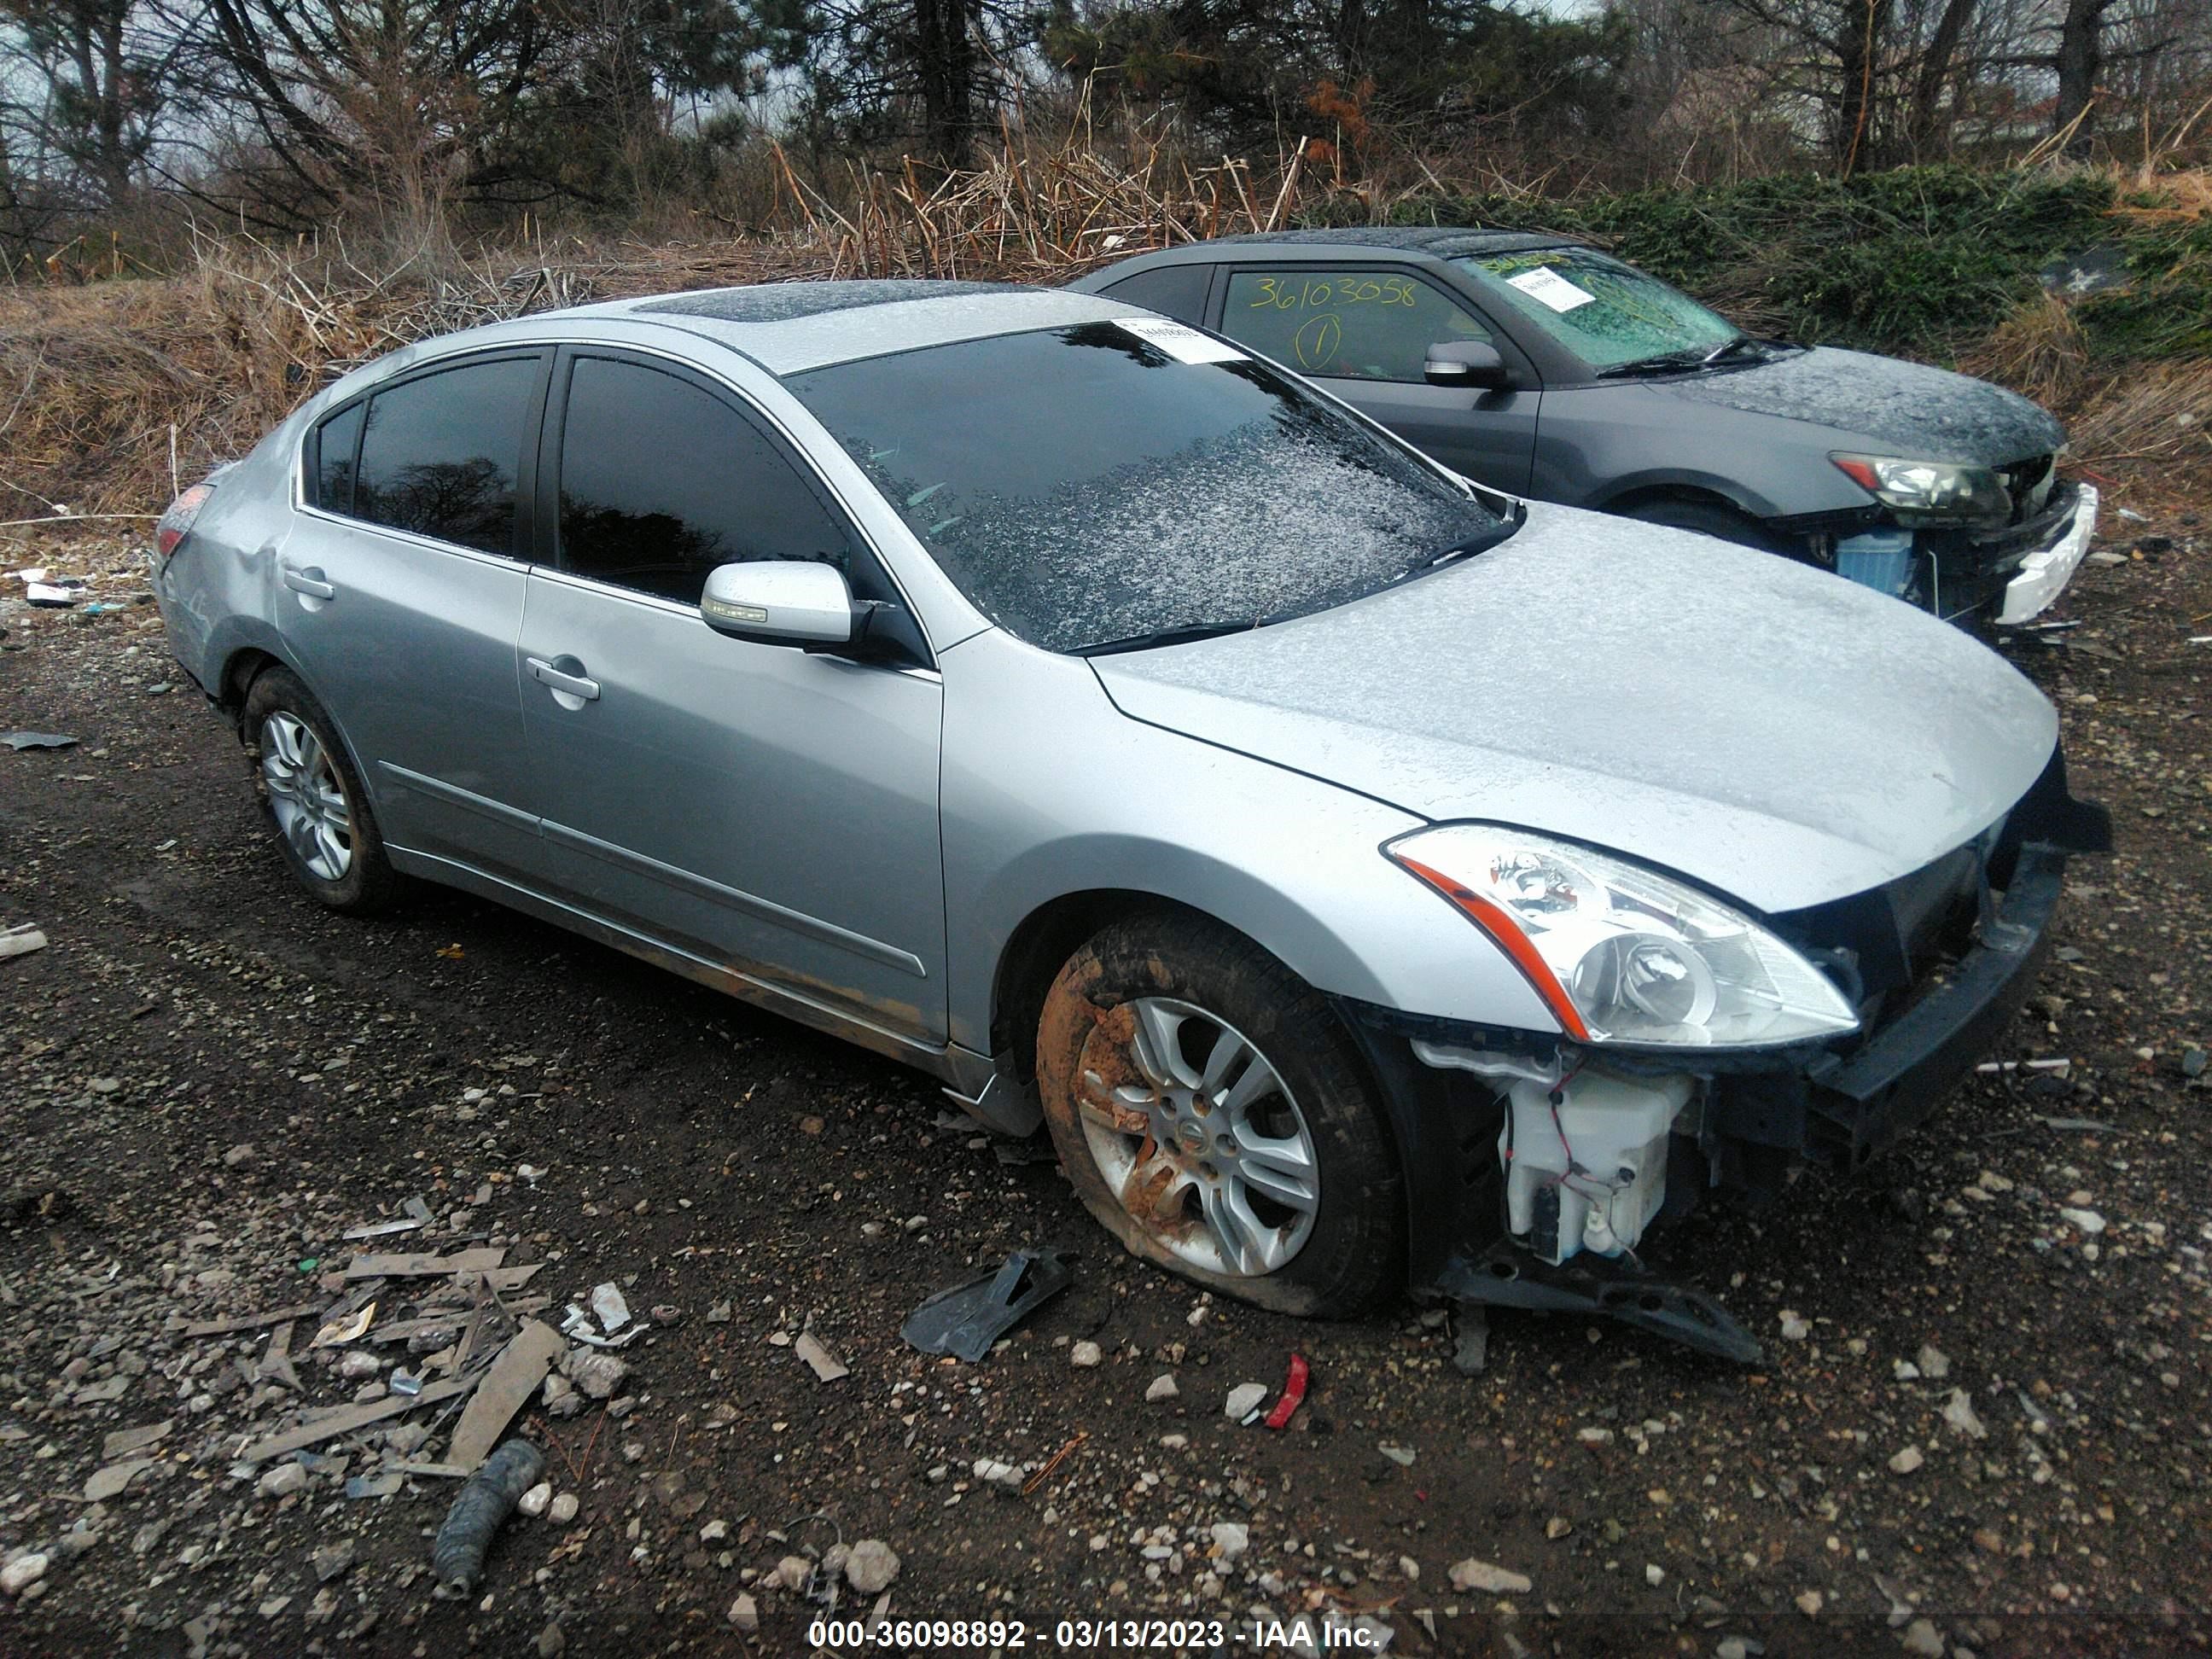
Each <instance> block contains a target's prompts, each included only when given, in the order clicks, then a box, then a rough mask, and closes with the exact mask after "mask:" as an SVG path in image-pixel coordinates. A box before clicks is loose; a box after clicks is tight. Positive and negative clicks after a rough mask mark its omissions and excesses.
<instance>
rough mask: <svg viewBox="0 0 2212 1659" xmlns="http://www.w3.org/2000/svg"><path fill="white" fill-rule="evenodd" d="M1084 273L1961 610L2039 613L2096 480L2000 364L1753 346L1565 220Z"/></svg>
mask: <svg viewBox="0 0 2212 1659" xmlns="http://www.w3.org/2000/svg"><path fill="white" fill-rule="evenodd" d="M1074 287H1075V288H1076V289H1078V290H1079V291H1081V292H1085V293H1091V294H1105V295H1112V296H1113V297H1114V298H1115V299H1118V300H1127V301H1132V302H1133V303H1134V304H1137V305H1141V306H1147V307H1151V308H1152V310H1154V311H1158V312H1160V313H1163V314H1164V315H1167V316H1170V317H1176V318H1179V319H1182V321H1184V322H1187V323H1191V324H1194V325H1200V326H1204V327H1206V328H1211V329H1215V330H1218V331H1220V332H1221V333H1223V334H1225V335H1226V336H1228V337H1230V338H1231V339H1233V340H1237V341H1238V342H1240V343H1243V344H1244V345H1246V346H1249V347H1250V348H1251V349H1254V350H1255V351H1258V352H1260V353H1261V354H1263V355H1264V356H1268V357H1271V358H1273V359H1274V360H1275V361H1276V362H1279V363H1283V364H1285V365H1286V366H1287V367H1290V368H1295V369H1297V371H1298V372H1299V373H1300V374H1304V375H1306V376H1308V377H1309V378H1310V379H1312V380H1315V381H1316V382H1317V383H1318V384H1320V385H1322V386H1325V387H1326V388H1327V389H1328V391H1330V392H1334V394H1335V395H1336V396H1338V397H1340V398H1343V399H1344V400H1345V401H1346V402H1347V403H1349V404H1352V406H1353V407H1355V408H1357V409H1358V410H1361V411H1363V412H1364V413H1365V414H1368V415H1370V416H1374V418H1375V419H1376V420H1377V421H1380V422H1382V423H1383V425H1385V426H1387V427H1389V428H1390V429H1391V430H1392V431H1393V432H1395V433H1396V434H1397V435H1399V436H1400V437H1401V438H1404V439H1406V440H1407V441H1409V442H1411V443H1414V444H1417V445H1419V447H1421V448H1423V449H1425V450H1426V451H1427V452H1428V453H1430V454H1431V455H1433V456H1435V457H1436V458H1437V459H1438V460H1440V461H1442V462H1443V463H1444V464H1445V465H1447V466H1449V467H1451V468H1453V469H1455V471H1459V472H1462V473H1464V474H1465V475H1466V476H1467V477H1470V478H1473V479H1474V480H1476V481H1477V482H1478V483H1486V484H1488V485H1490V486H1492V488H1493V489H1503V490H1507V491H1510V492H1511V493H1513V494H1515V495H1534V496H1536V497H1538V498H1540V499H1541V500H1544V501H1564V502H1566V503H1568V504H1569V505H1571V506H1574V507H1595V508H1597V509H1599V510H1601V511H1602V512H1607V513H1622V514H1625V515H1626V516H1627V517H1630V518H1634V519H1642V520H1647V521H1648V522H1650V523H1655V524H1665V525H1673V526H1679V527H1680V528H1683V529H1687V530H1698V531H1703V532H1705V533H1706V534H1708V535H1712V536H1718V537H1721V538H1725V539H1727V540H1729V541H1735V542H1741V543H1743V544H1747V545H1749V546H1753V547H1759V548H1765V549H1767V550H1771V551H1774V552H1779V553H1785V554H1788V555H1790V556H1794V557H1796V558H1799V559H1802V560H1803V561H1805V562H1808V563H1812V564H1814V565H1818V566H1820V567H1822V568H1826V569H1831V570H1833V571H1835V572H1836V573H1837V574H1840V575H1844V576H1846V577H1849V578H1850V579H1852V580H1856V581H1858V582H1861V583H1863V584H1864V585H1866V586H1871V587H1874V588H1876V589H1878V590H1880V591H1881V592H1887V593H1893V594H1896V595H1898V596H1899V597H1900V598H1903V599H1907V600H1909V601H1911V603H1913V604H1915V605H1920V606H1922V607H1923V608H1924V609H1927V610H1929V611H1934V612H1936V614H1937V615H1938V616H1941V617H1947V618H1950V619H1953V620H1956V621H1960V622H1973V623H1982V624H1996V625H2006V626H2009V625H2015V624H2018V623H2026V622H2028V621H2030V620H2031V619H2033V617H2037V616H2038V615H2039V614H2041V612H2042V611H2044V610H2045V607H2047V606H2048V605H2050V604H2051V600H2052V599H2055V598H2057V595H2058V592H2059V591H2060V590H2061V589H2062V588H2063V587H2064V586H2065V585H2066V582H2067V580H2069V578H2070V577H2071V576H2072V574H2073V573H2074V570H2075V567H2076V566H2077V565H2079V564H2080V562H2081V556H2082V555H2083V554H2084V553H2085V552H2086V551H2087V549H2088V545H2089V539H2090V537H2091V535H2092V533H2093V531H2094V529H2095V526H2096V518H2097V493H2096V491H2095V490H2094V489H2091V488H2089V487H2087V486H2086V485H2083V484H2080V483H2075V482H2073V481H2070V480H2069V479H2066V478H2064V477H2062V476H2061V475H2060V474H2059V472H2058V471H2057V460H2058V457H2059V454H2060V452H2061V450H2062V448H2063V444H2064V441H2065V432H2064V429H2063V428H2061V427H2060V426H2059V424H2058V422H2057V421H2055V420H2053V419H2052V418H2051V416H2049V415H2047V414H2045V412H2044V411H2043V410H2040V409H2039V408H2037V407H2036V405H2035V404H2033V403H2030V402H2029V401H2028V400H2027V398H2021V397H2019V396H2017V395H2015V393H2013V392H2007V391H2004V390H2003V389H2002V388H2001V387H1998V386H1990V384H1988V383H1987V382H1986V381H1983V380H1970V379H1968V378H1967V377H1966V376H1965V375H1963V374H1951V373H1948V371H1946V370H1943V369H1939V368H1928V367H1926V366H1924V365H1923V364H1919V363H1910V362H1901V361H1899V359H1897V358H1894V357H1878V356H1869V355H1868V354H1867V353H1864V352H1858V351H1842V350H1837V349H1833V348H1830V347H1826V346H1821V347H1814V348H1807V347H1804V346H1797V345H1791V344H1789V343H1784V342H1781V341H1774V340H1757V339H1753V338H1752V337H1750V336H1748V335H1746V334H1745V333H1743V332H1742V331H1741V330H1740V329H1738V328H1736V327H1735V325H1733V324H1731V323H1729V321H1727V320H1726V319H1724V318H1722V317H1720V316H1717V315H1716V314H1715V313H1713V312H1711V311H1709V310H1707V309H1706V308H1705V307H1704V306H1701V305H1699V303H1698V302H1697V301H1694V300H1692V299H1691V298H1690V297H1689V296H1688V295H1685V294H1682V293H1680V291H1678V290H1676V289H1673V288H1670V287H1668V285H1667V284H1666V283H1662V282H1661V281H1660V280H1659V279H1658V278H1657V277H1656V276H1651V275H1650V273H1649V272H1647V271H1642V270H1637V269H1636V268H1635V267H1634V266H1632V265H1629V264H1625V263H1624V262H1622V261H1621V260H1620V259H1617V258H1613V256H1612V255H1611V254H1608V253H1605V252H1601V251H1599V250H1598V249H1595V248H1592V247H1589V246H1583V244H1580V243H1577V242H1574V241H1571V240H1566V239H1565V238H1562V237H1559V236H1556V235H1550V234H1527V233H1520V232H1509V231H1484V230H1451V229H1422V228H1404V229H1366V230H1358V229H1355V230H1316V231H1284V232H1278V233H1273V234H1266V235H1258V236H1232V237H1226V238H1224V239H1222V240H1218V241H1211V242H1199V243H1195V244H1193V245H1191V246H1185V247H1177V248H1172V249H1169V250H1167V251H1165V252H1157V253H1147V254H1142V255H1139V256H1138V257H1136V258H1130V259H1124V260H1121V261H1120V262H1118V263H1116V264H1111V265H1108V266H1106V267H1104V268H1103V269H1102V270H1097V271H1094V272H1092V273H1091V275H1090V276H1085V278H1083V279H1082V280H1081V281H1080V282H1079V283H1075V284H1074Z"/></svg>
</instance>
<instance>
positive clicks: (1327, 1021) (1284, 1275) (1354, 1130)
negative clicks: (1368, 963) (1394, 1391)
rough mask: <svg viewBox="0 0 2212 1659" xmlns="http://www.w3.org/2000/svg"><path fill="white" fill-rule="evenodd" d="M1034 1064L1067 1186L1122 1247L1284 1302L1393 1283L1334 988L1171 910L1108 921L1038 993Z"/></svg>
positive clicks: (1379, 1185) (1248, 1297)
mask: <svg viewBox="0 0 2212 1659" xmlns="http://www.w3.org/2000/svg"><path fill="white" fill-rule="evenodd" d="M1036 1062H1037V1088H1038V1093H1039V1096H1040V1097H1041V1099H1042V1105H1043V1108H1044V1117H1045V1124H1046V1127H1048V1129H1049V1130H1050V1132H1051V1134H1052V1139H1053V1145H1054V1147H1055V1148H1056V1149H1057V1150H1058V1152H1059V1153H1060V1161H1061V1163H1062V1164H1063V1165H1064V1166H1065V1167H1066V1171H1067V1175H1068V1179H1069V1181H1070V1182H1071V1183H1072V1184H1073V1187H1074V1188H1075V1191H1076V1195H1077V1196H1078V1197H1079V1198H1080V1199H1081V1200H1083V1204H1084V1207H1085V1208H1086V1209H1087V1210H1089V1211H1090V1212H1091V1214H1092V1216H1094V1217H1095V1218H1097V1221H1098V1222H1099V1224H1100V1225H1102V1226H1103V1227H1104V1228H1105V1229H1106V1230H1107V1231H1109V1232H1110V1233H1112V1234H1113V1235H1114V1236H1115V1237H1116V1238H1118V1239H1120V1240H1121V1243H1122V1244H1123V1245H1124V1246H1125V1247H1126V1248H1127V1249H1128V1250H1129V1251H1130V1252H1131V1253H1132V1254H1133V1255H1138V1256H1140V1257H1142V1258H1143V1259H1144V1260H1146V1261H1150V1262H1152V1263H1154V1264H1156V1265H1158V1266H1159V1267H1165V1268H1167V1269H1169V1270H1170V1272H1173V1273H1180V1274H1182V1276H1183V1277H1184V1278H1186V1279H1193V1280H1194V1281H1196V1282H1197V1283H1199V1284H1200V1285H1205V1286H1206V1287H1207V1288H1208V1289H1209V1290H1212V1291H1219V1292H1221V1293H1222V1294H1225V1295H1227V1296H1233V1297H1239V1298H1241V1299H1242V1300H1244V1301H1247V1302H1252V1303H1255V1304H1259V1305H1260V1306H1261V1307H1265V1308H1270V1309H1273V1310H1276V1311H1278V1312H1281V1313H1290V1314H1302V1315H1312V1316H1321V1317H1346V1316H1352V1315H1354V1314H1358V1313H1360V1312H1363V1311H1364V1310H1367V1309H1369V1308H1370V1307H1372V1306H1374V1305H1375V1304H1377V1303H1379V1302H1382V1301H1383V1300H1385V1299H1386V1298H1388V1297H1390V1296H1392V1295H1393V1294H1394V1293H1395V1292H1396V1291H1398V1290H1400V1289H1401V1288H1402V1285H1403V1283H1404V1273H1405V1258H1406V1243H1405V1237H1406V1217H1405V1188H1404V1183H1403V1182H1402V1180H1401V1177H1400V1175H1399V1170H1398V1164H1397V1158H1396V1153H1395V1147H1394V1146H1393V1143H1392V1140H1391V1137H1390V1133H1389V1124H1388V1121H1387V1120H1386V1119H1385V1117H1384V1115H1383V1104H1382V1101H1381V1097H1380V1096H1379V1094H1378V1092H1377V1090H1376V1085H1375V1082H1374V1079H1373V1078H1372V1077H1371V1076H1370V1073H1369V1072H1368V1068H1367V1066H1366V1065H1365V1063H1364V1061H1363V1060H1361V1058H1360V1056H1359V1054H1358V1050H1357V1049H1356V1048H1354V1046H1353V1044H1352V1039H1351V1036H1350V1034H1349V1033H1348V1032H1346V1030H1344V1028H1343V1025H1342V1024H1341V1023H1340V1018H1339V1017H1338V1015H1337V1013H1336V1011H1335V1010H1334V1008H1332V1007H1331V1006H1329V1004H1328V1000H1326V999H1325V998H1323V997H1322V995H1321V994H1319V993H1318V992H1316V990H1314V988H1313V987H1311V986H1310V985H1307V984H1306V983H1305V982H1304V981H1303V980H1301V979H1299V978H1298V976H1297V975H1295V974H1293V973H1291V971H1290V969H1287V968H1285V966H1284V965H1283V964H1282V963H1279V962H1278V961H1276V960H1275V958H1274V957H1272V956H1270V955H1268V954H1267V952H1266V951H1263V950H1261V948H1260V947H1259V946H1258V945H1255V944H1254V943H1252V941H1250V940H1249V939H1245V938H1243V936H1242V935H1240V934H1237V933H1232V932H1231V931H1230V930H1229V929H1227V928H1225V927H1220V926H1218V924H1215V923H1212V922H1209V921H1205V920H1203V919H1201V918H1198V917H1194V916H1188V915H1179V914H1176V913H1161V914H1158V915H1147V916H1143V917H1139V918H1133V919H1132V920H1129V921H1122V922H1118V923H1115V925H1114V926H1112V927H1107V928H1105V929H1103V930H1102V931H1101V932H1100V933H1097V935H1095V936H1094V937H1093V938H1092V939H1091V940H1090V941H1089V942H1088V943H1086V944H1085V945H1084V946H1083V948H1082V949H1081V950H1079V951H1077V952H1076V953H1075V955H1074V956H1073V957H1071V958H1070V959H1069V960H1068V963H1067V964H1066V966H1065V967H1064V968H1062V969H1060V975H1059V977H1058V978H1057V979H1055V980H1054V981H1053V985H1052V988H1051V990H1050V991H1049V992H1048V994H1047V995H1046V998H1045V1004H1044V1011H1043V1014H1042V1018H1040V1019H1039V1021H1038V1025H1037V1048H1036Z"/></svg>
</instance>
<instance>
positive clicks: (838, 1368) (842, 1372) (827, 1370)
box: [791, 1331, 853, 1383]
mask: <svg viewBox="0 0 2212 1659" xmlns="http://www.w3.org/2000/svg"><path fill="white" fill-rule="evenodd" d="M791 1351H792V1352H793V1353H795V1354H797V1355H798V1356H799V1358H801V1359H804V1360H805V1362H806V1363H807V1364H810V1365H811V1366H812V1367H814V1376H815V1380H816V1381H817V1382H821V1383H835V1382H836V1380H837V1379H838V1378H839V1377H841V1376H851V1375H852V1374H853V1373H852V1372H851V1371H850V1370H847V1369H846V1367H845V1364H844V1362H843V1361H842V1360H841V1359H839V1358H837V1356H836V1354H834V1353H831V1352H829V1349H827V1348H825V1347H823V1346H822V1345H821V1344H820V1343H819V1342H817V1341H816V1340H814V1334H813V1333H812V1332H811V1331H801V1332H800V1333H799V1340H798V1341H796V1342H794V1343H793V1344H792V1345H791Z"/></svg>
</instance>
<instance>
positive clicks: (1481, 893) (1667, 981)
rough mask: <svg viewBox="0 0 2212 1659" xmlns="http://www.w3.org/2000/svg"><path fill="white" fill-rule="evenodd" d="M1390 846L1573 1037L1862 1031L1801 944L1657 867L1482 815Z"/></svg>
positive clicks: (1657, 1038)
mask: <svg viewBox="0 0 2212 1659" xmlns="http://www.w3.org/2000/svg"><path fill="white" fill-rule="evenodd" d="M1383 851H1384V852H1385V853H1386V854H1388V855H1389V857H1390V858H1391V859H1393V860H1395V861H1396V862H1397V863H1398V864H1399V865H1400V866H1401V867H1403V868H1404V869H1405V870H1406V871H1407V872H1409V873H1411V874H1413V875H1414V876H1417V877H1419V878H1420V879H1421V880H1422V881H1424V882H1426V883H1427V884H1429V885H1430V886H1431V887H1432V888H1434V889H1435V890H1437V892H1438V893H1440V894H1442V895H1443V896H1444V898H1445V899H1447V900H1449V902H1451V904H1452V905H1453V906H1454V907H1455V908H1457V909H1458V910H1459V911H1460V912H1461V913H1462V915H1465V916H1467V917H1468V920H1469V921H1473V922H1474V924H1475V925H1476V926H1477V927H1480V928H1481V929H1482V930H1483V932H1485V933H1487V934H1489V935H1490V937H1491V938H1492V939H1494V940H1496V941H1497V943H1498V946H1499V947H1500V948H1501V949H1502V950H1504V951H1505V953H1506V954H1507V955H1508V956H1509V957H1511V958H1512V959H1513V962H1514V963H1515V965H1516V967H1518V968H1519V969H1520V970H1521V972H1522V975H1524V976H1525V977H1526V978H1527V979H1528V982H1529V983H1530V984H1531V985H1532V986H1533V987H1534V988H1535V990H1536V993H1537V994H1538V995H1540V996H1541V997H1542V998H1543V999H1544V1001H1545V1002H1546V1004H1547V1006H1549V1007H1550V1008H1551V1010H1552V1012H1553V1014H1554V1015H1555V1016H1556V1017H1557V1018H1558V1019H1559V1024H1560V1026H1561V1028H1562V1029H1563V1030H1565V1032H1566V1033H1567V1035H1568V1036H1571V1037H1572V1038H1573V1039H1575V1040H1576V1041H1577V1042H1596V1043H1604V1042H1613V1043H1632V1044H1647V1043H1648V1044H1680V1045H1683V1046H1686V1047H1692V1048H1735V1047H1760V1046H1767V1045H1771V1044H1777V1043H1784V1042H1804V1041H1807V1040H1808V1039H1814V1038H1819V1037H1827V1036H1838V1035H1841V1034H1842V1033H1844V1032H1848V1031H1855V1030H1857V1029H1858V1025H1859V1019H1858V1015H1857V1013H1856V1012H1854V1011H1853V1009H1852V1007H1851V1006H1850V1003H1849V1002H1847V1001H1845V1000H1844V994H1843V993H1842V992H1841V991H1839V990H1838V989H1837V987H1836V986H1835V985H1834V984H1833V982H1832V981H1830V980H1829V979H1828V977H1827V975H1825V974H1823V973H1822V972H1821V971H1820V969H1817V968H1815V967H1814V965H1813V964H1812V963H1810V962H1808V961H1807V960H1806V959H1805V958H1804V957H1802V956H1801V955H1799V954H1798V952H1797V951H1796V950H1794V949H1792V948H1791V947H1790V945H1786V944H1784V942H1783V941H1782V940H1781V939H1777V938H1776V937H1775V936H1774V935H1773V934H1772V933H1770V932H1768V931H1767V930H1766V929H1765V928H1764V927H1760V926H1759V924H1758V923H1757V922H1755V921H1753V920H1752V919H1751V918H1750V917H1749V916H1747V915H1744V914H1743V913H1742V912H1741V911H1740V910H1736V909H1733V908H1730V907H1729V906H1728V905H1725V904H1723V903H1721V902H1719V901H1717V900H1716V899H1712V898H1709V897H1707V896H1705V894H1703V893H1701V892H1699V891H1698V890H1696V889H1695V888H1692V887H1689V886H1687V885H1686V884H1683V883H1681V882H1679V881H1675V880H1673V879H1671V878H1668V877H1666V876H1662V875H1660V874H1658V873H1657V872H1655V871H1650V870H1645V869H1643V868H1640V867H1638V866H1636V865H1633V864H1630V863H1628V862H1627V861H1626V860H1621V859H1617V858H1612V857H1608V856H1607V854H1603V853H1595V852H1592V851H1590V850H1589V848H1583V847H1576V846H1573V845H1571V844H1570V843H1568V842H1559V841H1553V840H1551V839H1550V838H1549V837H1547V836H1534V835H1528V834H1525V833H1523V832H1522V831H1520V830H1517V829H1505V828H1503V827H1501V826H1498V825H1493V824H1484V823H1451V824H1440V825H1438V826H1437V827H1435V828H1433V829H1418V830H1415V831H1414V832H1413V834H1411V835H1409V836H1401V837H1400V838H1399V839H1398V840H1396V841H1394V842H1390V843H1389V845H1387V846H1386V847H1385V848H1383Z"/></svg>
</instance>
